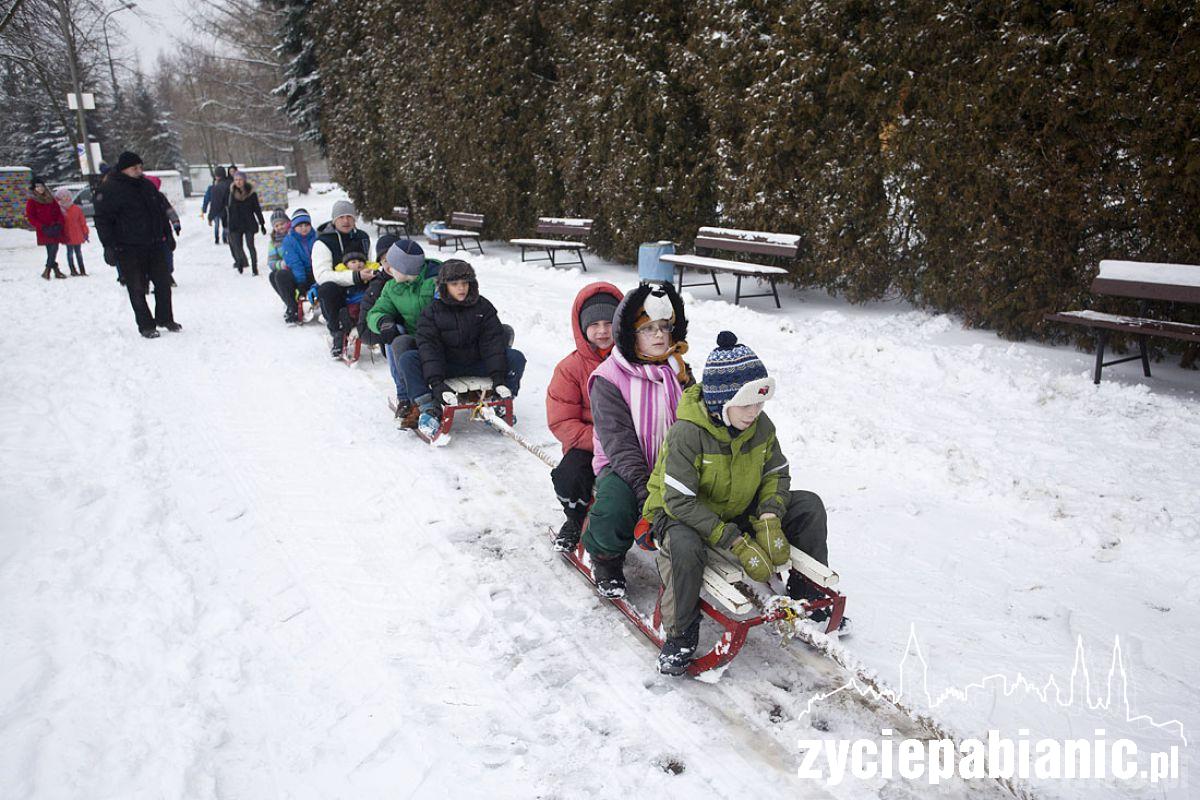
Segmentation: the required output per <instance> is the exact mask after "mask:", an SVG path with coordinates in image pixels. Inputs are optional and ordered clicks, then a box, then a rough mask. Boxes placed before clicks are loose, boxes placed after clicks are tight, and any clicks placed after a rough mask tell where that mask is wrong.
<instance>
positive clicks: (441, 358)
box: [397, 259, 525, 440]
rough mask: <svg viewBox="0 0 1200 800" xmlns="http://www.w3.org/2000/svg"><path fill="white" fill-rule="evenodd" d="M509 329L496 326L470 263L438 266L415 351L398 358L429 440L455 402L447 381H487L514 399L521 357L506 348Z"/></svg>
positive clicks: (497, 319) (499, 393) (522, 368)
mask: <svg viewBox="0 0 1200 800" xmlns="http://www.w3.org/2000/svg"><path fill="white" fill-rule="evenodd" d="M509 330H511V329H509ZM509 330H506V329H505V326H504V325H502V324H501V323H500V316H499V315H498V314H497V313H496V307H495V306H493V305H492V304H491V302H489V301H488V299H487V298H485V297H483V296H482V295H480V294H479V281H478V279H477V278H476V277H475V270H474V269H473V268H472V267H471V265H470V264H468V263H467V262H466V261H462V260H460V259H451V260H449V261H446V262H445V263H444V264H442V266H441V269H440V270H439V271H438V277H437V296H436V297H435V298H434V299H433V301H432V302H430V303H429V305H427V306H426V307H425V309H424V310H423V311H422V312H421V316H420V319H419V320H418V321H417V347H416V349H415V350H408V351H407V352H404V353H401V354H400V359H399V364H400V372H401V374H402V375H403V377H404V387H405V392H406V394H407V397H408V398H409V401H410V402H411V403H414V404H415V405H416V406H417V408H418V409H420V411H419V414H420V416H419V417H418V419H417V428H418V429H419V430H420V431H421V433H422V435H424V436H425V437H426V438H427V439H430V440H432V439H434V438H435V437H436V436H437V434H438V431H439V430H440V428H441V416H442V409H441V407H442V404H443V403H451V402H453V400H454V392H453V391H451V390H450V388H449V387H448V386H447V385H446V379H447V378H461V377H467V376H479V377H483V378H491V381H492V391H494V392H495V393H496V395H497V396H498V397H500V398H504V399H507V398H510V397H515V396H516V395H517V393H518V392H519V391H520V388H521V376H522V375H523V374H524V373H525V355H524V354H523V353H522V352H521V351H520V350H514V349H513V348H512V347H510V346H509V335H510V334H509ZM405 413H407V412H405ZM397 416H399V417H403V416H404V415H403V414H401V413H399V412H398V413H397Z"/></svg>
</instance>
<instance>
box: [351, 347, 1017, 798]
mask: <svg viewBox="0 0 1200 800" xmlns="http://www.w3.org/2000/svg"><path fill="white" fill-rule="evenodd" d="M353 371H354V372H358V373H360V374H361V375H363V376H364V377H365V378H366V379H367V380H368V381H370V382H371V383H372V384H374V385H375V386H376V387H377V388H378V389H379V390H380V391H381V392H384V393H385V394H390V393H391V392H392V391H393V386H392V383H391V377H390V375H389V374H387V372H386V367H384V368H383V369H382V370H380V369H379V368H378V367H375V368H373V365H371V364H370V362H359V363H358V364H356V365H355V366H354V367H353ZM461 416H465V415H460V417H461ZM485 427H487V426H486V425H479V426H471V425H468V420H466V419H460V420H458V421H457V424H456V426H455V441H454V442H453V443H452V444H451V446H450V447H448V448H441V449H439V450H437V451H436V453H437V455H438V456H440V457H450V453H451V452H454V453H455V455H454V456H452V457H451V458H452V460H453V461H455V462H457V463H459V464H461V465H462V467H463V468H465V470H466V471H467V475H466V476H464V477H467V478H469V480H470V481H471V483H472V485H473V486H475V487H476V488H484V487H483V486H482V485H481V484H485V485H486V488H487V489H488V491H486V492H485V494H486V495H487V497H488V498H489V499H490V498H497V499H498V500H499V502H502V503H503V505H504V513H500V509H499V508H497V507H496V505H497V504H492V505H490V506H489V509H490V511H491V518H492V519H494V520H496V521H497V524H501V520H503V522H509V521H511V522H512V523H514V524H517V525H519V526H520V527H521V529H523V530H527V531H529V533H530V536H532V537H534V538H535V539H536V540H537V544H536V545H535V547H537V548H543V549H544V550H543V552H545V553H546V554H547V555H549V557H550V560H549V561H548V562H547V561H546V560H545V559H536V560H534V561H535V563H537V564H538V568H537V571H536V572H537V575H538V576H539V578H544V579H545V580H547V581H550V582H551V583H553V582H560V585H561V582H566V583H570V584H573V585H575V586H577V587H583V588H585V591H587V592H588V593H589V594H591V595H592V596H593V597H595V595H594V593H593V590H592V588H591V587H590V585H589V584H588V583H587V582H586V581H585V580H583V579H582V577H581V576H579V575H578V574H576V573H575V570H573V569H570V568H569V567H568V566H567V565H565V564H559V563H558V562H560V561H561V559H560V558H559V557H558V554H557V553H555V552H554V551H553V550H552V547H551V542H550V539H549V538H548V537H547V536H545V535H541V534H540V532H541V531H544V530H545V529H546V528H547V526H548V525H549V523H550V520H549V519H548V517H552V516H553V514H551V513H550V512H549V511H548V512H547V513H546V514H543V515H541V518H540V519H539V518H538V515H536V514H535V513H533V512H531V511H530V510H529V509H527V508H524V507H523V506H522V505H521V503H519V502H518V501H516V500H515V499H512V498H511V497H510V496H509V494H508V492H507V488H506V487H505V485H504V484H503V483H502V482H501V480H500V477H499V476H500V475H502V474H504V473H498V472H496V470H495V466H496V464H497V463H507V462H509V461H511V460H512V456H513V455H515V448H514V447H512V446H511V442H512V441H515V443H516V444H517V445H520V446H521V447H524V448H525V449H527V450H528V451H529V457H536V458H538V459H539V460H541V461H542V462H543V463H546V464H547V465H549V464H550V463H552V462H551V461H550V460H549V458H548V455H549V454H547V453H546V451H545V449H544V448H542V447H540V446H538V445H536V444H534V443H532V442H530V441H529V440H528V439H525V438H524V437H523V436H521V435H520V434H519V433H518V434H517V435H516V436H508V437H507V438H508V439H509V440H510V442H502V439H501V438H497V437H494V436H492V435H491V432H490V431H485V430H484V428H485ZM499 429H500V426H497V430H499ZM500 432H501V433H504V431H500ZM514 433H515V432H514ZM396 435H397V436H398V437H408V434H407V433H406V432H403V431H400V430H397V431H396ZM408 438H410V439H411V441H412V442H413V444H414V446H419V448H422V449H426V451H427V452H429V451H430V450H431V449H430V448H428V445H426V444H424V443H421V442H420V440H419V439H417V437H415V436H412V437H408ZM463 440H466V441H463ZM430 455H431V456H432V455H433V452H430ZM521 457H525V456H521ZM545 481H546V484H547V485H549V476H548V475H547V476H546V477H545ZM484 502H488V500H485V501H484ZM397 510H398V511H401V510H402V509H399V508H397ZM554 510H556V509H554ZM643 561H646V559H631V562H630V567H629V575H630V585H631V587H632V586H635V585H639V584H645V585H646V586H649V585H652V584H653V582H655V581H657V576H656V573H655V572H654V570H653V569H652V568H647V565H646V564H643V563H640V562H643ZM528 572H529V575H530V577H531V578H532V577H533V576H534V574H535V573H534V572H533V571H532V570H529V571H528ZM564 575H565V576H566V578H567V580H566V581H563V576H564ZM530 583H531V587H530V588H531V590H536V589H537V588H538V587H539V586H540V587H541V588H542V590H544V589H545V586H546V584H545V583H542V582H541V580H531V581H530ZM572 590H573V591H578V589H572ZM533 596H536V595H533ZM595 599H596V602H597V603H598V604H599V605H607V603H605V602H604V601H603V600H601V599H600V598H598V597H595ZM651 604H652V600H651ZM641 605H644V601H643V603H641V604H639V606H641ZM608 610H609V609H604V611H608ZM643 610H644V609H643ZM606 616H607V617H608V618H609V619H610V624H611V625H613V626H614V627H618V626H619V627H624V628H626V629H628V626H627V624H626V622H625V621H624V620H623V619H622V618H621V617H620V615H617V614H607V615H606ZM514 635H515V634H514ZM567 636H571V632H567ZM796 638H798V639H800V640H801V641H802V642H804V645H803V646H802V647H798V646H796V645H795V644H794V643H792V642H790V641H788V640H786V639H782V640H781V639H779V638H777V637H775V636H772V635H771V634H769V633H767V631H766V630H763V631H761V632H758V633H755V634H752V636H751V640H750V641H748V642H747V645H746V647H745V649H744V650H743V653H742V655H741V657H740V658H739V659H737V660H736V661H735V662H734V663H733V664H731V665H729V666H728V667H726V668H725V669H730V668H733V667H734V664H736V668H737V671H738V672H739V673H742V672H748V673H749V674H747V675H745V676H742V675H740V674H739V677H738V678H737V679H736V681H734V680H726V681H722V682H716V681H714V682H705V681H695V682H693V681H679V680H678V679H671V678H666V677H664V676H661V675H658V674H657V673H656V672H651V670H650V667H649V666H648V667H647V672H648V677H647V678H646V679H645V680H644V681H643V685H644V686H645V687H646V688H647V689H650V690H651V691H655V692H668V691H673V690H676V689H684V690H686V691H689V693H690V697H691V698H692V699H694V700H697V701H698V702H700V703H702V704H703V705H704V706H705V707H707V708H708V709H709V710H710V711H712V712H715V713H716V714H717V715H719V716H720V717H721V718H723V719H725V720H726V721H727V722H728V723H729V724H730V726H731V727H734V728H738V729H740V730H741V731H742V733H741V738H743V739H749V738H750V737H753V739H754V740H755V741H753V748H754V749H755V750H756V751H758V752H759V753H761V754H762V755H763V756H765V757H767V758H769V759H772V760H775V759H778V761H777V762H776V763H777V764H778V763H784V764H789V763H790V764H794V763H796V762H797V758H798V750H797V749H796V745H795V742H796V740H797V739H799V738H801V736H797V735H792V734H789V733H787V732H785V727H786V726H781V724H780V723H783V722H789V721H791V722H798V721H799V720H801V719H803V718H804V717H806V716H811V721H812V725H813V727H815V728H816V729H817V730H819V731H822V732H828V731H829V722H828V719H829V716H830V715H829V714H824V713H820V712H819V711H814V710H812V709H811V707H812V701H811V697H812V695H814V694H816V693H818V692H819V693H822V694H828V695H830V696H829V697H828V698H827V699H826V700H825V701H824V703H825V704H827V707H829V706H832V707H833V710H836V714H834V715H833V716H837V715H838V714H840V715H845V716H846V717H849V718H850V719H851V720H852V721H853V722H854V723H855V724H856V726H857V727H858V728H859V731H858V733H859V734H860V735H866V736H871V737H872V738H874V737H875V736H877V735H878V733H879V730H880V729H881V728H891V729H893V730H894V731H895V732H896V735H897V736H906V737H912V738H923V739H949V740H952V741H954V742H955V743H956V744H957V743H958V742H960V741H962V737H960V736H958V735H956V734H954V733H953V732H952V731H951V730H950V729H949V728H948V727H947V726H945V725H943V724H942V723H940V722H939V721H938V720H936V719H935V718H933V717H932V716H930V715H928V714H924V713H921V712H919V711H918V710H916V709H915V708H913V707H911V706H909V705H908V704H907V703H905V702H903V700H902V698H897V696H896V693H895V692H894V691H892V690H891V689H889V688H888V687H887V686H886V685H884V684H882V683H881V682H880V681H879V679H878V678H877V677H876V676H875V675H874V673H873V671H871V670H868V669H866V668H864V667H862V666H861V665H860V664H858V663H857V661H856V660H855V659H854V658H853V656H852V655H851V654H850V653H849V651H847V650H846V648H844V647H843V646H841V645H840V643H837V642H835V641H833V640H831V639H829V638H828V637H825V636H823V635H821V634H816V635H815V636H814V635H813V634H812V633H811V632H809V631H807V630H804V629H800V630H798V631H797V635H796ZM636 641H637V643H639V644H641V645H642V649H643V650H645V651H646V652H645V658H646V663H647V664H648V665H649V664H651V663H652V659H653V652H652V648H650V647H648V646H646V643H645V640H644V639H642V637H641V636H640V635H637V636H636ZM573 649H575V650H577V651H579V652H580V653H581V654H582V655H583V656H584V657H585V660H586V656H587V653H586V652H585V651H584V649H583V645H582V644H576V645H575V646H574V647H573ZM775 654H778V656H779V658H778V659H776V658H774V657H773V656H774V655H775ZM777 660H780V661H784V665H783V666H784V667H786V668H784V669H781V668H780V666H779V665H777V664H775V663H774V662H775V661H777ZM796 667H799V668H800V669H799V671H798V672H799V674H797V669H796ZM723 671H724V670H721V672H723ZM591 673H592V674H593V675H596V674H600V675H603V672H602V671H601V670H596V669H592V670H591ZM788 673H791V674H788ZM851 677H852V678H854V683H853V685H854V687H855V688H851V689H847V690H844V691H838V690H839V689H841V687H843V686H844V685H845V684H846V683H847V679H848V678H851ZM814 679H816V680H817V683H815V684H810V683H808V682H809V681H813V680H814ZM701 686H702V687H703V689H699V690H697V689H698V687H701ZM609 696H612V697H618V696H621V693H620V692H619V691H614V692H611V693H610V694H609ZM645 722H646V724H647V725H649V726H650V727H654V725H653V720H645ZM792 727H795V726H792ZM656 733H660V734H662V735H663V737H664V738H662V739H659V740H658V741H670V740H672V739H674V740H678V738H679V736H680V731H679V730H678V729H677V728H672V729H671V730H670V731H656ZM687 738H688V739H689V740H690V742H691V743H694V744H696V745H697V750H702V749H703V747H702V743H701V742H699V741H697V740H696V739H695V737H694V736H688V737H687ZM846 738H851V737H849V736H847V737H846ZM764 748H765V751H764ZM902 780H903V779H900V778H893V781H892V782H899V781H902ZM954 784H957V785H958V786H961V788H962V794H961V795H960V796H971V797H975V796H1003V797H1016V798H1019V800H1037V799H1038V796H1037V795H1036V794H1035V793H1034V792H1033V791H1032V789H1031V788H1030V787H1028V786H1025V785H1023V784H1022V783H1021V782H1020V781H1018V780H1005V779H993V780H992V782H990V783H989V782H980V783H978V784H968V783H965V782H963V781H962V780H961V779H959V778H957V777H955V778H952V779H951V783H950V785H954ZM985 786H990V787H992V788H991V790H986V789H985V788H984V787H985ZM942 788H943V790H944V789H946V788H947V787H946V786H943V787H942Z"/></svg>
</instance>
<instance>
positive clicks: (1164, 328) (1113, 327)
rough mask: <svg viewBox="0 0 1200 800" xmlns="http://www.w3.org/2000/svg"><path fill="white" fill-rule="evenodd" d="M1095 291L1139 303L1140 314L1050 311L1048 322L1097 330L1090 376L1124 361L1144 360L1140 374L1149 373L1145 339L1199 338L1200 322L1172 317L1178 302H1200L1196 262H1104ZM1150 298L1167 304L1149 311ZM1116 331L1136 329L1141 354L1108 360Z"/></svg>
mask: <svg viewBox="0 0 1200 800" xmlns="http://www.w3.org/2000/svg"><path fill="white" fill-rule="evenodd" d="M1091 291H1092V294H1094V295H1100V296H1109V297H1128V298H1133V299H1136V300H1138V301H1140V302H1139V304H1138V305H1139V310H1138V316H1130V315H1124V314H1109V313H1105V312H1101V311H1093V310H1090V309H1089V310H1080V311H1061V312H1059V313H1057V314H1047V315H1046V316H1045V317H1044V319H1045V321H1046V322H1057V323H1060V324H1064V325H1083V326H1086V327H1089V328H1092V329H1093V330H1094V331H1095V335H1096V366H1095V371H1094V373H1093V377H1092V381H1093V383H1096V384H1097V385H1098V384H1099V383H1100V375H1101V373H1102V372H1103V371H1104V368H1105V367H1110V366H1112V365H1113V364H1123V363H1125V362H1126V361H1139V360H1140V361H1141V362H1142V374H1144V375H1145V376H1146V377H1147V378H1149V377H1150V355H1149V352H1148V351H1147V348H1146V339H1147V338H1148V337H1150V336H1159V337H1163V338H1167V339H1179V340H1181V341H1185V342H1200V325H1195V324H1192V323H1188V322H1179V321H1176V320H1172V319H1170V318H1169V317H1170V315H1171V312H1172V310H1173V308H1174V305H1173V304H1175V303H1180V304H1189V305H1196V304H1200V266H1194V265H1192V264H1152V263H1147V262H1141V261H1112V260H1105V261H1101V262H1100V271H1099V273H1097V275H1096V278H1095V279H1094V280H1093V281H1092V286H1091ZM1151 303H1166V304H1168V305H1167V306H1166V307H1165V308H1163V307H1161V306H1159V307H1157V308H1156V313H1155V314H1154V315H1153V316H1150V313H1151V306H1150V304H1151ZM1113 331H1117V332H1119V333H1129V334H1132V335H1133V336H1134V337H1135V338H1136V339H1137V343H1138V354H1137V355H1136V356H1129V357H1127V358H1118V359H1114V360H1112V361H1105V360H1104V350H1105V347H1106V346H1107V345H1108V338H1109V336H1111V334H1112V332H1113Z"/></svg>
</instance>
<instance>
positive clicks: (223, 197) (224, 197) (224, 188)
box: [200, 167, 233, 244]
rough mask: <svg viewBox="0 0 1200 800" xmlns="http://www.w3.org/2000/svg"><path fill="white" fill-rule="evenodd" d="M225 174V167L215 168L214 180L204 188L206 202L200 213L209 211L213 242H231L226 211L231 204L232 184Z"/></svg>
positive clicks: (202, 214)
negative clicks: (230, 189) (230, 190)
mask: <svg viewBox="0 0 1200 800" xmlns="http://www.w3.org/2000/svg"><path fill="white" fill-rule="evenodd" d="M232 183H233V181H231V180H230V179H229V178H228V177H226V175H225V168H224V167H217V168H216V169H214V170H213V182H212V184H211V185H210V186H209V187H208V188H207V189H205V190H204V203H203V204H202V205H201V206H200V215H201V216H204V214H205V212H207V213H208V221H209V223H210V224H211V225H212V229H213V244H228V243H229V225H228V223H227V222H226V220H225V211H226V209H227V208H228V205H229V186H230V184H232Z"/></svg>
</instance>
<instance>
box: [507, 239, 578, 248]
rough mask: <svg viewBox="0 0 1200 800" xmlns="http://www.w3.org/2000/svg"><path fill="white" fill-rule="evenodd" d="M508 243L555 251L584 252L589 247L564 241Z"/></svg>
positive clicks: (511, 241)
mask: <svg viewBox="0 0 1200 800" xmlns="http://www.w3.org/2000/svg"><path fill="white" fill-rule="evenodd" d="M508 242H509V244H515V245H517V246H518V247H536V248H539V249H545V248H554V249H555V250H582V249H583V248H584V247H586V246H587V245H585V244H584V243H583V242H566V241H563V240H562V239H509V240H508Z"/></svg>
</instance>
